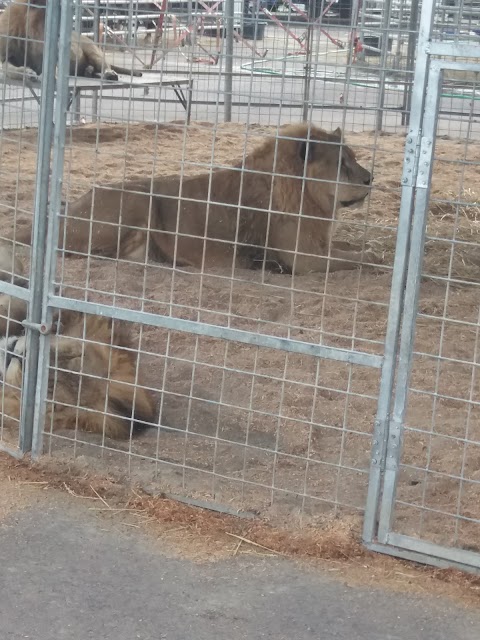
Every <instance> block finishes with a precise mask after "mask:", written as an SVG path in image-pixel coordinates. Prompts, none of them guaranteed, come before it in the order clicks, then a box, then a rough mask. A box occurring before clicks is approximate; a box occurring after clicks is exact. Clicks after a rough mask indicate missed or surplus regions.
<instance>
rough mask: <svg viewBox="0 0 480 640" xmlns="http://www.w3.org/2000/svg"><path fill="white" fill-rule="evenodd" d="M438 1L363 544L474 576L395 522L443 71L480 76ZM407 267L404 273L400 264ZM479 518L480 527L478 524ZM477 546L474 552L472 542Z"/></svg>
mask: <svg viewBox="0 0 480 640" xmlns="http://www.w3.org/2000/svg"><path fill="white" fill-rule="evenodd" d="M436 4H437V3H436V1H435V0H424V1H423V4H422V13H421V22H420V31H419V39H418V49H417V58H416V70H415V79H414V87H413V100H412V112H411V121H410V130H409V133H408V135H407V140H406V146H405V157H404V168H403V176H402V201H401V210H400V216H399V226H398V243H397V254H396V258H395V273H394V285H393V287H392V297H391V306H390V317H389V329H388V334H387V343H386V351H385V359H384V364H383V372H382V383H381V390H380V400H379V407H378V415H377V421H376V422H375V429H374V441H373V448H372V461H371V474H370V485H369V495H368V502H367V509H366V516H365V525H364V540H365V542H366V544H367V546H368V547H369V548H371V549H373V550H376V551H381V552H384V553H388V554H391V555H395V556H401V557H405V558H408V559H411V560H417V561H420V562H427V563H429V564H434V565H436V566H440V567H445V566H452V565H453V566H457V567H459V568H461V569H464V570H469V571H476V570H479V569H480V553H478V552H476V551H472V550H470V549H468V548H455V547H454V546H446V545H445V546H443V545H440V544H435V543H434V542H431V541H429V540H427V539H422V538H421V536H420V537H416V536H413V535H405V534H403V533H398V532H397V531H396V523H395V516H396V511H397V485H398V480H399V475H400V473H401V464H402V459H403V457H402V453H403V451H402V444H403V439H404V430H405V415H406V411H407V406H408V402H409V398H410V395H409V380H410V374H411V368H412V359H413V350H414V341H415V334H416V321H417V317H418V296H419V289H420V283H421V279H422V262H423V255H424V243H425V230H426V224H427V215H428V211H429V203H430V188H431V179H432V164H433V156H434V150H435V139H436V136H437V124H438V116H439V103H440V95H441V89H442V75H443V72H444V71H445V70H456V71H467V72H471V73H480V64H478V63H477V64H473V63H468V62H465V61H462V62H456V61H452V60H451V58H454V57H460V58H463V59H466V58H467V59H468V58H470V59H475V58H477V59H478V57H479V52H478V47H477V46H475V45H468V44H467V45H465V44H457V43H454V42H453V43H452V42H441V41H437V42H436V41H434V40H433V37H432V27H433V23H434V17H435V11H436ZM445 58H450V60H448V59H445ZM479 77H480V76H479ZM403 262H404V266H405V269H403V268H402V266H401V265H402V263H403ZM397 295H401V297H402V302H401V305H402V312H401V328H400V327H399V324H398V323H399V320H400V317H399V314H398V311H397V306H398V304H399V302H398V298H397ZM473 521H474V522H475V523H478V520H476V519H473ZM472 543H473V544H472V547H473V548H475V546H476V545H475V542H474V541H473V540H472Z"/></svg>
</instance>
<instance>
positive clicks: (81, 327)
mask: <svg viewBox="0 0 480 640" xmlns="http://www.w3.org/2000/svg"><path fill="white" fill-rule="evenodd" d="M16 263H17V264H16V265H15V268H16V269H20V268H21V264H19V263H18V261H16ZM11 264H12V259H11V250H10V255H9V249H8V246H7V245H3V244H0V279H7V278H6V275H5V273H2V270H3V271H7V270H8V268H9V265H11ZM5 267H7V269H5ZM10 268H11V267H10ZM22 273H23V271H22ZM22 283H24V284H25V285H26V284H27V281H26V280H25V279H24V278H20V279H19V280H18V281H17V282H16V284H22ZM26 310H27V309H26V303H25V302H24V301H23V300H18V299H16V298H12V297H10V296H8V295H5V294H3V295H0V313H1V314H2V315H4V314H5V315H7V316H9V317H10V321H9V322H8V323H7V320H6V318H0V324H1V327H0V329H1V335H2V336H5V334H6V332H7V328H8V333H9V337H8V338H7V337H2V338H0V380H1V382H2V383H3V389H2V390H1V394H0V405H1V408H2V413H3V424H7V426H8V424H17V423H18V420H19V419H20V408H21V393H20V389H21V387H22V377H23V375H22V369H23V367H22V365H23V358H24V356H25V348H26V338H25V336H24V335H12V334H15V333H17V334H18V333H20V332H21V331H22V329H23V327H22V326H21V324H19V323H20V322H21V321H22V320H24V319H25V317H26ZM57 320H59V321H60V327H59V328H60V331H59V332H58V334H56V335H52V336H51V338H50V365H51V367H52V368H51V369H50V371H49V379H48V396H47V397H48V399H49V402H48V403H47V417H46V429H47V430H49V429H50V425H51V424H52V428H53V430H56V429H75V428H78V429H79V430H81V431H90V432H93V433H99V434H105V436H107V437H109V438H116V439H125V438H128V437H129V436H130V432H131V430H132V431H133V432H136V431H139V430H142V429H145V428H148V427H149V426H151V425H152V424H155V421H156V407H155V401H154V399H153V395H152V394H151V392H149V391H147V390H146V389H144V388H143V387H142V386H141V377H140V379H137V359H136V355H135V353H134V352H133V351H132V350H131V349H132V344H131V339H130V335H129V331H128V326H127V323H122V322H118V321H115V322H114V321H113V320H111V319H110V318H105V317H101V316H91V315H86V314H85V315H84V314H81V313H76V312H73V311H62V312H61V315H60V317H59V318H58V319H57ZM137 385H138V386H137ZM77 407H78V408H77Z"/></svg>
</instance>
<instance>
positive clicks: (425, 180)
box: [416, 137, 433, 189]
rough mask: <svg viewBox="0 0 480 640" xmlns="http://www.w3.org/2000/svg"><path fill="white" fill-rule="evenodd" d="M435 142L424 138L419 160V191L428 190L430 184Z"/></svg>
mask: <svg viewBox="0 0 480 640" xmlns="http://www.w3.org/2000/svg"><path fill="white" fill-rule="evenodd" d="M432 150H433V140H432V139H431V138H426V137H423V138H422V140H421V143H420V150H419V154H418V160H417V184H416V186H417V189H426V188H427V187H428V185H429V182H430V168H431V165H432V156H433V153H432Z"/></svg>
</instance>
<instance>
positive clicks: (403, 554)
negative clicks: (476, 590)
mask: <svg viewBox="0 0 480 640" xmlns="http://www.w3.org/2000/svg"><path fill="white" fill-rule="evenodd" d="M365 546H366V547H367V549H369V550H370V551H376V552H377V553H385V554H386V555H389V556H393V557H394V558H402V559H403V560H410V561H411V562H418V563H420V564H428V565H432V566H433V567H439V568H440V569H452V568H455V569H459V570H460V571H466V572H468V573H473V574H475V575H478V574H479V573H480V569H479V568H478V567H475V566H471V565H469V564H462V563H459V562H454V561H453V560H443V559H442V558H437V557H436V556H431V555H428V556H426V555H425V554H424V553H418V552H415V551H409V550H408V549H402V548H401V547H395V546H393V545H385V544H379V543H378V542H369V543H365Z"/></svg>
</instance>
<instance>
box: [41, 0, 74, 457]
mask: <svg viewBox="0 0 480 640" xmlns="http://www.w3.org/2000/svg"><path fill="white" fill-rule="evenodd" d="M72 19H73V11H72V3H71V2H70V0H62V2H61V21H60V39H59V45H58V75H57V87H56V89H57V91H56V98H57V99H56V104H55V125H54V129H53V144H52V147H53V160H52V170H51V178H50V201H49V205H48V218H47V219H46V220H44V225H45V229H44V233H45V231H46V237H45V241H44V269H43V273H44V279H43V287H42V290H41V300H40V302H41V307H40V313H41V326H42V327H46V328H48V327H50V326H51V322H52V311H53V309H52V307H50V306H49V305H48V303H49V297H50V296H51V295H52V294H53V292H54V291H53V289H54V287H53V281H54V275H55V267H56V247H57V242H58V228H59V212H60V208H61V200H62V183H63V162H64V151H65V131H66V124H67V106H68V96H69V84H68V80H69V74H70V46H71V34H72ZM36 334H37V338H38V341H39V342H38V366H37V376H36V382H37V385H36V392H35V410H34V420H33V424H34V430H33V434H32V456H33V457H37V456H39V455H40V454H41V453H42V431H43V423H44V418H45V409H46V404H45V403H46V395H47V389H48V374H49V364H50V337H49V333H48V331H47V332H46V333H44V332H41V333H36Z"/></svg>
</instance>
